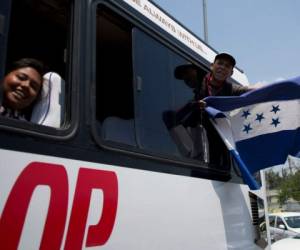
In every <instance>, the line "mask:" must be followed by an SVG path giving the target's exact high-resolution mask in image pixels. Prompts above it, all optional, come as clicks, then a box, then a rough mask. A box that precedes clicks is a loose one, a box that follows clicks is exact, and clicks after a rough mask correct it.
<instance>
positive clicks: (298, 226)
mask: <svg viewBox="0 0 300 250" xmlns="http://www.w3.org/2000/svg"><path fill="white" fill-rule="evenodd" d="M269 223H270V233H271V240H272V241H277V240H280V239H283V238H290V237H294V236H297V235H298V236H299V235H300V212H299V213H296V212H285V213H274V214H270V215H269Z"/></svg>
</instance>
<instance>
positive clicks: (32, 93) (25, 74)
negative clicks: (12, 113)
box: [3, 67, 42, 110]
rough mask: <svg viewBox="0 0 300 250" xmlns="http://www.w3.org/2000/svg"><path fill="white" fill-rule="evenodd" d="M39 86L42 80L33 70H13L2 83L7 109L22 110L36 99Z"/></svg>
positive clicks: (29, 68) (27, 68) (28, 68)
mask: <svg viewBox="0 0 300 250" xmlns="http://www.w3.org/2000/svg"><path fill="white" fill-rule="evenodd" d="M41 86H42V78H41V76H40V74H39V73H38V72H37V71H36V70H35V69H34V68H31V67H26V68H20V69H17V70H14V71H12V72H10V73H9V74H8V75H7V76H6V77H5V78H4V81H3V90H4V101H5V102H6V105H7V106H8V107H9V108H12V109H16V110H21V109H24V108H26V107H28V106H29V105H30V104H31V103H32V102H33V101H34V100H35V99H36V97H37V95H38V93H39V91H40V89H41Z"/></svg>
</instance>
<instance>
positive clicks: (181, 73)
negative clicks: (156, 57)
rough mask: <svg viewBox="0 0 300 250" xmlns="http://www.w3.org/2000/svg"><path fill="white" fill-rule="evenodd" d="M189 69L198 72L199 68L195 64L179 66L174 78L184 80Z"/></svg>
mask: <svg viewBox="0 0 300 250" xmlns="http://www.w3.org/2000/svg"><path fill="white" fill-rule="evenodd" d="M188 69H195V70H198V67H197V66H196V65H194V64H191V63H188V64H183V65H179V66H177V67H176V68H175V72H174V76H175V78H176V79H180V80H184V74H185V73H186V71H187V70H188Z"/></svg>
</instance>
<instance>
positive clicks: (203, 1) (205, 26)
mask: <svg viewBox="0 0 300 250" xmlns="http://www.w3.org/2000/svg"><path fill="white" fill-rule="evenodd" d="M202 3H203V26H204V41H205V42H206V43H208V30H207V9H206V0H202Z"/></svg>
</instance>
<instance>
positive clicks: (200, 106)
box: [197, 100, 206, 109]
mask: <svg viewBox="0 0 300 250" xmlns="http://www.w3.org/2000/svg"><path fill="white" fill-rule="evenodd" d="M197 103H198V106H199V108H200V109H205V107H206V102H205V101H203V100H200V101H197Z"/></svg>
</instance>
